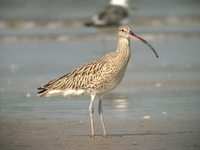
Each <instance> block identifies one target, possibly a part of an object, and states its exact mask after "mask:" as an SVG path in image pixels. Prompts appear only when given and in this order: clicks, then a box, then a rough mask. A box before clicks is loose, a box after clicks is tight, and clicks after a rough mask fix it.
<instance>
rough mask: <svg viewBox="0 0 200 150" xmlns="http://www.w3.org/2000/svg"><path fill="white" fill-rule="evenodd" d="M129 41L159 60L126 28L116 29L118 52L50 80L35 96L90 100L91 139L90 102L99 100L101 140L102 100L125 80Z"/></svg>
mask: <svg viewBox="0 0 200 150" xmlns="http://www.w3.org/2000/svg"><path fill="white" fill-rule="evenodd" d="M130 37H132V38H135V39H138V40H140V41H142V42H143V43H145V44H146V45H147V46H149V47H150V48H151V49H152V51H153V52H154V53H155V55H156V57H158V55H157V53H156V51H155V50H154V48H153V47H152V46H151V45H150V44H149V43H148V42H147V41H145V40H144V39H142V38H140V37H138V36H136V35H135V34H134V33H133V32H132V31H131V28H130V27H128V26H121V27H119V28H118V45H117V50H116V51H114V52H110V53H108V54H106V55H104V56H102V57H100V58H97V59H95V60H92V61H90V62H88V63H86V64H84V65H82V66H80V67H79V68H77V69H76V70H74V71H72V72H69V73H67V74H66V75H64V76H61V77H59V78H57V79H53V80H51V81H49V82H47V83H45V84H42V86H41V87H39V88H38V90H40V91H39V92H38V96H40V97H42V96H46V97H50V96H64V97H66V98H73V97H78V96H90V97H91V101H90V105H89V113H90V120H91V137H92V138H94V137H95V132H94V121H93V111H94V109H93V102H94V99H95V97H96V96H98V97H99V105H98V112H99V116H100V119H101V123H102V126H103V132H104V134H103V136H104V137H107V132H106V127H105V123H104V119H103V110H102V100H103V96H104V94H105V93H107V92H109V91H111V90H113V89H115V88H116V87H117V86H118V85H119V83H120V82H121V80H122V78H123V77H124V74H125V71H126V67H127V65H128V62H129V59H130V55H131V51H130Z"/></svg>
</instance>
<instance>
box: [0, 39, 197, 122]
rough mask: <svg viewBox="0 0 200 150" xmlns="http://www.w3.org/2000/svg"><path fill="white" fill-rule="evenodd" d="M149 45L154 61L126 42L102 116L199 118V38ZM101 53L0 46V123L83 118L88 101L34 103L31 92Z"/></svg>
mask: <svg viewBox="0 0 200 150" xmlns="http://www.w3.org/2000/svg"><path fill="white" fill-rule="evenodd" d="M149 42H150V43H151V44H152V45H153V46H154V47H155V49H156V50H157V52H158V54H159V56H160V57H159V58H158V59H157V58H156V57H155V56H154V54H153V53H152V52H151V50H150V49H149V48H148V47H146V46H145V45H143V44H142V43H141V42H138V41H135V40H131V47H132V57H131V60H130V63H129V66H128V68H127V72H126V75H125V77H124V79H123V81H122V83H121V84H120V86H119V87H118V88H117V89H115V90H114V91H112V92H109V93H108V94H106V96H105V101H103V109H104V114H105V117H107V118H110V117H112V118H121V119H123V118H126V119H133V118H134V119H139V118H143V117H144V116H150V117H151V118H156V117H188V116H189V117H194V118H195V117H198V118H199V116H198V114H199V108H200V103H199V102H200V66H199V64H200V59H199V56H200V51H199V49H198V48H199V47H200V43H199V39H182V40H167V41H166V40H165V41H164V40H158V41H156V40H150V41H149ZM101 48H102V46H101V42H99V41H98V40H93V41H90V40H81V41H65V42H26V43H23V42H21V43H20V42H16V43H1V60H0V61H1V67H0V70H1V71H0V72H1V73H0V74H1V80H0V89H1V101H0V103H1V105H0V109H1V118H13V119H17V118H31V117H33V118H49V117H50V118H51V117H53V118H54V117H55V118H88V114H89V113H88V106H89V102H90V98H89V97H80V98H74V99H69V100H67V99H65V98H63V97H52V98H39V97H37V90H36V88H37V87H39V86H40V85H41V84H42V83H45V82H47V81H49V80H51V79H53V78H57V77H59V76H61V75H63V74H65V73H67V72H69V71H72V70H73V69H75V68H76V67H78V66H79V65H81V64H83V63H85V62H87V61H90V60H92V59H95V58H97V57H100V56H101V55H102V53H104V51H102V50H101ZM115 48H116V41H115V40H108V41H107V49H109V50H107V51H110V50H111V49H112V50H114V49H115ZM22 55H23V56H22ZM97 102H98V101H97V100H96V102H95V103H94V108H95V110H97V105H98V103H97ZM95 115H97V111H95ZM96 117H97V116H96Z"/></svg>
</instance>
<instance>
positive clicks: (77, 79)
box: [38, 61, 108, 91]
mask: <svg viewBox="0 0 200 150" xmlns="http://www.w3.org/2000/svg"><path fill="white" fill-rule="evenodd" d="M107 70H108V68H107V65H106V62H105V61H91V62H89V63H86V64H84V65H82V66H81V67H79V68H77V69H76V70H74V71H72V72H70V73H68V74H66V75H64V76H62V77H59V78H57V79H54V80H51V81H49V82H47V83H45V84H43V85H42V86H41V87H40V88H38V89H39V90H45V91H46V90H64V89H74V90H77V89H85V88H88V87H90V86H92V85H93V84H94V83H96V84H97V83H98V82H103V80H105V74H106V72H107Z"/></svg>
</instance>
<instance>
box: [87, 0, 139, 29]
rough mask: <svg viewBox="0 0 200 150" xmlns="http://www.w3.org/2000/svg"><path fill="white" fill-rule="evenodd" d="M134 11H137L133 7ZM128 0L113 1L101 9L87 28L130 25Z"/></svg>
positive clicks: (88, 23)
mask: <svg viewBox="0 0 200 150" xmlns="http://www.w3.org/2000/svg"><path fill="white" fill-rule="evenodd" d="M131 8H132V9H137V8H136V7H134V6H131ZM128 9H129V5H128V0H111V1H110V4H109V5H107V6H105V7H103V8H101V9H100V10H99V11H98V12H97V13H96V14H95V15H94V16H93V17H92V19H91V20H90V21H89V22H86V23H85V25H86V26H116V25H122V24H127V23H128V20H129V19H128V16H129V14H128Z"/></svg>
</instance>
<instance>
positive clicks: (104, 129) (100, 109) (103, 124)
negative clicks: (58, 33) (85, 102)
mask: <svg viewBox="0 0 200 150" xmlns="http://www.w3.org/2000/svg"><path fill="white" fill-rule="evenodd" d="M102 98H103V96H100V97H99V106H98V112H99V116H100V118H101V123H102V126H103V132H104V134H103V137H107V132H106V126H105V123H104V119H103V110H102V107H101V106H102Z"/></svg>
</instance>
